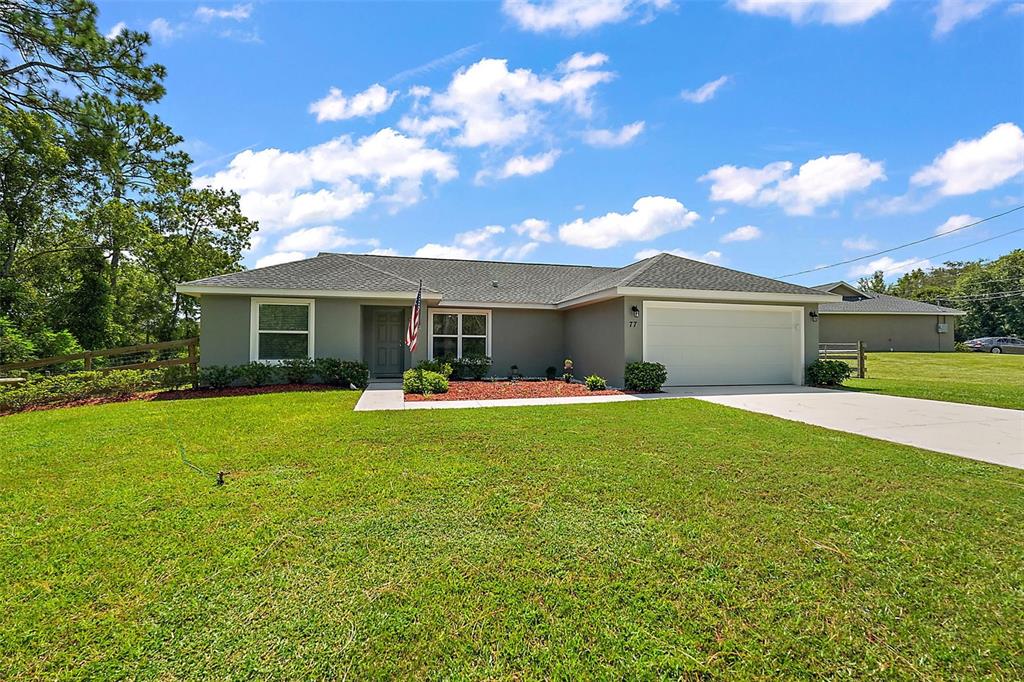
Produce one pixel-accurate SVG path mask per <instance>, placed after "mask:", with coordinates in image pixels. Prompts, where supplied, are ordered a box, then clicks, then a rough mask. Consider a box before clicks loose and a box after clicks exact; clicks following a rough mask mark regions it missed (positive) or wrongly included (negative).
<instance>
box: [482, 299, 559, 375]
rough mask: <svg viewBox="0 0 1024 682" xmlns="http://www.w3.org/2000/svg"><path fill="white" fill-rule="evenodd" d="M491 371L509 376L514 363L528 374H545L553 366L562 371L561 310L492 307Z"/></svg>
mask: <svg viewBox="0 0 1024 682" xmlns="http://www.w3.org/2000/svg"><path fill="white" fill-rule="evenodd" d="M491 327H493V329H492V330H491V356H492V359H493V361H494V365H493V367H492V369H491V373H492V374H494V375H495V376H505V375H507V374H509V372H510V371H511V367H512V365H513V364H515V365H518V366H519V371H520V372H521V373H522V374H524V375H526V376H535V377H542V376H544V373H545V371H547V368H548V367H550V366H552V365H553V366H554V367H556V368H558V369H559V371H561V367H562V361H563V360H565V336H564V327H563V324H562V312H561V311H559V310H526V309H516V308H494V309H493V310H491Z"/></svg>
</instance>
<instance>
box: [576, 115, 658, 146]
mask: <svg viewBox="0 0 1024 682" xmlns="http://www.w3.org/2000/svg"><path fill="white" fill-rule="evenodd" d="M644 125H645V124H644V122H643V121H636V122H634V123H629V124H627V125H624V126H622V127H621V128H619V129H618V130H605V129H600V128H599V129H595V130H588V131H586V132H584V133H583V141H584V142H586V143H587V144H589V145H590V146H591V147H621V146H623V145H627V144H629V143H630V142H632V141H633V140H634V139H636V137H637V135H639V134H640V133H642V132H643V131H644Z"/></svg>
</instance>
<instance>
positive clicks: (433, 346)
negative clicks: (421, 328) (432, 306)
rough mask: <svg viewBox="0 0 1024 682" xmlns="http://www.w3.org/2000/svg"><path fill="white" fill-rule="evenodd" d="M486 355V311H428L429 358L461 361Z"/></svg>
mask: <svg viewBox="0 0 1024 682" xmlns="http://www.w3.org/2000/svg"><path fill="white" fill-rule="evenodd" d="M490 354H491V313H490V311H488V310H432V311H430V357H431V358H443V357H456V358H464V357H472V356H481V355H490Z"/></svg>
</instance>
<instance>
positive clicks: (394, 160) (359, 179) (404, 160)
mask: <svg viewBox="0 0 1024 682" xmlns="http://www.w3.org/2000/svg"><path fill="white" fill-rule="evenodd" d="M457 175H458V171H457V170H456V168H455V162H454V158H453V157H452V155H451V154H448V153H446V152H442V151H439V150H437V149H431V148H429V147H427V146H426V143H425V142H424V141H423V140H422V139H419V138H412V137H406V136H405V135H402V134H401V133H399V132H397V131H395V130H392V129H390V128H384V129H382V130H379V131H377V132H376V133H374V134H372V135H368V136H366V137H363V138H360V139H359V140H353V139H352V138H351V137H349V136H348V135H342V136H340V137H336V138H334V139H333V140H329V141H328V142H324V143H322V144H319V145H315V146H312V147H308V148H306V149H303V150H301V151H297V152H287V151H281V150H279V149H273V148H270V149H263V150H260V151H253V150H246V151H244V152H241V153H240V154H237V155H235V157H234V158H233V159H232V160H231V162H230V163H229V164H228V166H227V168H225V169H223V170H221V171H219V172H217V173H214V174H213V175H210V176H200V177H196V178H195V181H194V182H195V185H196V186H198V187H223V188H225V189H230V190H234V191H236V192H238V193H239V194H240V195H241V207H242V211H243V212H244V213H245V214H246V215H247V216H249V217H250V218H253V219H255V220H258V221H260V224H261V227H263V228H264V229H267V230H277V229H282V228H289V227H303V226H307V225H314V224H316V223H327V222H332V221H336V220H341V219H343V218H347V217H348V216H350V215H352V214H353V213H356V212H358V211H361V210H363V209H365V208H366V207H367V206H369V205H370V203H371V202H373V201H375V200H377V201H383V202H386V203H388V204H391V205H392V206H403V205H409V204H413V203H415V202H417V201H419V199H420V196H421V194H422V186H423V183H424V182H425V181H426V180H427V179H428V178H432V179H433V180H434V181H435V182H439V183H441V182H447V181H449V180H451V179H453V178H455V177H456V176H457Z"/></svg>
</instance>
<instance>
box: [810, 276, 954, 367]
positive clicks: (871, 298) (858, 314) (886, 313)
mask: <svg viewBox="0 0 1024 682" xmlns="http://www.w3.org/2000/svg"><path fill="white" fill-rule="evenodd" d="M814 288H815V289H819V290H821V291H826V292H828V293H831V294H837V295H839V296H842V300H841V301H838V302H835V303H825V304H822V305H821V306H820V307H819V308H818V312H819V313H820V315H821V317H820V322H819V323H818V338H819V341H820V342H821V343H835V342H839V343H843V342H853V341H863V342H864V347H865V348H866V349H867V350H869V351H919V352H920V351H923V352H933V351H947V352H948V351H952V350H953V344H954V339H953V333H954V330H955V329H956V323H957V318H958V317H960V316H962V315H966V313H965V312H964V311H962V310H956V309H954V308H946V307H944V306H939V305H932V304H931V303H924V302H923V301H912V300H909V299H906V298H899V297H897V296H888V295H886V294H876V293H873V292H870V291H861V290H860V289H857V288H856V287H854V286H851V285H849V284H847V283H846V282H832V283H831V284H822V285H821V286H817V287H814Z"/></svg>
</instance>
